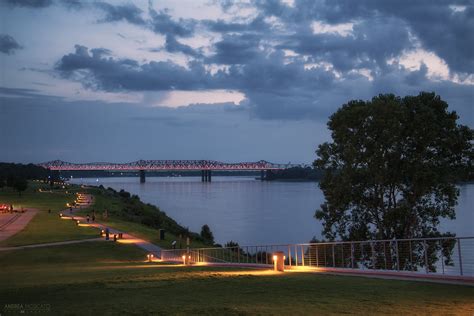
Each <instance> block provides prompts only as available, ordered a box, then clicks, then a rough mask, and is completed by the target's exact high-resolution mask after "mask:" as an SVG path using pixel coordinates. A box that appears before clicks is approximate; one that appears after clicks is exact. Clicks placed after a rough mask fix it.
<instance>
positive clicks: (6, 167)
mask: <svg viewBox="0 0 474 316" xmlns="http://www.w3.org/2000/svg"><path fill="white" fill-rule="evenodd" d="M47 177H48V170H47V169H45V168H43V167H39V166H37V165H34V164H31V163H30V164H20V163H0V189H2V188H4V187H10V188H13V189H14V190H16V191H18V194H19V195H21V192H23V191H25V190H26V189H27V188H28V180H33V179H46V178H47Z"/></svg>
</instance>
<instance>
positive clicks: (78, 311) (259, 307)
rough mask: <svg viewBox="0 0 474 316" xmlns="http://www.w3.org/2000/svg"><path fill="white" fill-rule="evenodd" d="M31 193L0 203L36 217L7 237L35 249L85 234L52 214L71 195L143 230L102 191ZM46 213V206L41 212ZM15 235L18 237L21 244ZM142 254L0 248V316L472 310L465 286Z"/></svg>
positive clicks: (89, 246)
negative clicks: (162, 259) (90, 198)
mask: <svg viewBox="0 0 474 316" xmlns="http://www.w3.org/2000/svg"><path fill="white" fill-rule="evenodd" d="M39 188H40V187H38V185H36V184H34V185H32V186H31V187H30V189H28V191H27V192H25V193H24V194H23V197H22V198H21V199H20V198H18V199H17V197H13V196H12V195H11V194H9V193H8V192H5V191H2V192H0V200H1V201H4V200H5V199H7V198H10V199H11V201H16V202H15V203H21V204H23V205H25V206H26V205H28V206H30V207H35V208H37V209H38V210H39V211H38V212H39V213H38V215H42V216H41V217H35V218H37V221H36V223H34V224H33V221H32V222H30V224H28V226H27V227H26V229H25V230H24V231H22V232H20V233H19V234H17V235H16V236H14V237H12V238H10V239H13V238H16V239H17V240H23V241H27V240H29V241H30V242H38V241H40V240H61V239H63V240H64V239H69V238H71V237H73V236H74V238H76V237H77V236H82V237H83V238H86V236H87V234H88V233H87V231H88V229H89V228H88V227H84V226H78V225H75V223H74V222H73V221H71V220H61V219H60V218H59V216H58V213H59V212H60V210H61V209H63V208H64V206H63V205H65V203H68V202H71V201H73V200H74V197H75V193H76V192H77V191H78V190H81V191H82V192H84V191H85V192H89V193H90V192H95V194H96V195H95V197H94V203H95V204H94V205H92V206H90V207H86V208H84V209H82V210H81V211H77V212H76V211H73V213H74V214H78V213H81V214H84V213H88V212H91V210H92V209H94V208H95V209H96V210H98V209H99V207H100V208H102V207H107V208H108V210H109V214H110V216H109V218H107V219H105V220H104V222H107V225H110V224H113V225H123V226H124V228H127V229H128V230H127V231H128V232H131V230H132V231H142V230H144V229H145V228H144V227H145V225H143V224H139V223H135V222H129V221H126V220H124V219H119V217H120V216H121V215H120V212H121V211H122V210H123V208H124V207H125V206H126V205H128V204H129V202H128V201H126V199H124V197H123V196H126V194H124V193H122V196H120V195H119V192H115V193H113V192H112V191H111V190H108V191H107V190H106V191H103V190H105V189H102V188H80V187H78V186H68V187H65V188H57V189H53V190H51V191H49V190H48V191H46V192H45V191H43V192H39ZM130 198H131V197H130ZM36 202H37V203H36ZM134 203H137V205H140V206H143V207H145V206H147V205H146V204H142V203H141V202H140V203H138V202H136V201H135V202H134ZM49 206H54V208H53V207H51V213H50V212H49V209H50V207H49ZM148 207H151V206H148ZM117 212H118V213H117ZM125 213H127V214H128V212H125ZM115 216H117V217H116V218H115ZM97 220H99V221H102V219H97ZM168 224H169V225H172V223H168ZM63 225H64V226H63ZM30 226H31V227H30ZM32 227H33V229H32ZM149 229H150V230H149V231H148V232H149V234H150V236H151V237H153V236H155V238H156V237H157V234H156V230H155V229H151V228H149ZM93 232H94V238H95V237H97V230H94V231H93ZM25 233H26V234H27V235H28V238H26V237H24V236H23V237H21V236H22V235H24V234H25ZM145 235H146V234H145ZM7 241H9V239H8V240H7ZM146 255H147V252H146V251H144V250H142V249H140V248H138V247H135V246H134V245H132V244H126V243H114V242H111V241H109V242H104V241H93V240H91V241H89V242H83V243H69V244H63V245H54V246H44V247H41V248H20V249H18V248H17V249H10V250H6V251H2V252H0V262H1V263H2V269H0V279H1V280H2V282H0V313H1V314H2V315H3V314H5V315H9V314H23V313H35V314H46V315H48V314H55V315H57V314H75V315H82V314H92V313H93V314H95V313H98V314H99V313H100V314H103V315H117V314H121V315H124V314H167V315H168V314H169V315H174V314H206V315H214V314H215V315H222V314H226V315H227V314H229V315H241V314H274V315H278V314H314V313H315V311H317V313H320V314H339V313H347V312H350V313H353V314H360V315H366V314H433V315H435V314H449V313H454V314H466V315H469V314H472V313H473V312H474V304H473V302H472V297H473V296H474V288H473V287H468V286H458V285H445V284H430V283H423V282H412V281H395V280H381V279H367V278H358V277H347V276H334V275H324V274H317V273H316V274H315V273H303V272H293V273H276V272H273V271H270V270H256V269H249V268H230V267H228V268H222V267H210V266H191V267H185V266H183V265H167V264H162V263H159V262H146ZM374 289H376V291H374Z"/></svg>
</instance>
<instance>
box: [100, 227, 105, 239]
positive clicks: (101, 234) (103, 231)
mask: <svg viewBox="0 0 474 316" xmlns="http://www.w3.org/2000/svg"><path fill="white" fill-rule="evenodd" d="M104 235H105V230H103V229H102V230H101V231H100V237H102V236H104Z"/></svg>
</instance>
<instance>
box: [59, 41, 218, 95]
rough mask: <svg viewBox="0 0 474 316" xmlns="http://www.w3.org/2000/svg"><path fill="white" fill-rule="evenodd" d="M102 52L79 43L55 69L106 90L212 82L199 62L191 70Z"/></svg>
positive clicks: (191, 86) (169, 87)
mask: <svg viewBox="0 0 474 316" xmlns="http://www.w3.org/2000/svg"><path fill="white" fill-rule="evenodd" d="M99 52H100V53H98V51H97V50H96V49H92V50H90V52H89V49H88V48H87V47H85V46H81V45H76V46H75V52H74V53H71V54H68V55H65V56H63V57H62V58H61V60H60V61H59V62H58V63H57V65H56V71H58V72H59V74H60V75H61V76H63V77H64V78H68V79H72V80H77V81H80V82H81V83H82V84H83V85H84V86H85V87H89V88H93V89H99V90H104V91H124V90H131V91H145V90H174V89H180V90H192V89H202V88H204V87H208V86H210V85H212V84H211V79H212V78H211V76H210V74H209V73H208V72H206V71H205V69H204V67H203V66H202V65H200V64H198V63H190V64H189V68H188V69H187V68H184V67H182V66H179V65H176V64H174V63H171V62H154V61H151V62H148V63H145V64H142V65H140V64H139V63H138V62H137V61H135V60H132V59H114V58H109V57H108V58H106V57H103V50H100V51H99ZM91 53H92V54H91Z"/></svg>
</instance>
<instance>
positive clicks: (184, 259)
mask: <svg viewBox="0 0 474 316" xmlns="http://www.w3.org/2000/svg"><path fill="white" fill-rule="evenodd" d="M181 258H183V264H186V256H184V255H183V256H182V257H181Z"/></svg>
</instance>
